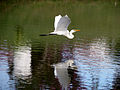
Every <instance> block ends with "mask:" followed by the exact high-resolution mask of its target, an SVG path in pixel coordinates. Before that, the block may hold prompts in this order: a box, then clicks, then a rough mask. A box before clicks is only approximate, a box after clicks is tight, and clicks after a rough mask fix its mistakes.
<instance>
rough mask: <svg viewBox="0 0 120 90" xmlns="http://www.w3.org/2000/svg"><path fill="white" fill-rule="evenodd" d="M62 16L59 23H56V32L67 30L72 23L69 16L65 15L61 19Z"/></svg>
mask: <svg viewBox="0 0 120 90" xmlns="http://www.w3.org/2000/svg"><path fill="white" fill-rule="evenodd" d="M60 16H61V15H60ZM60 16H59V18H58V17H57V20H59V21H57V23H56V26H55V31H64V30H67V28H68V25H69V24H70V23H71V20H70V18H69V17H68V16H67V15H65V16H63V17H61V18H60Z"/></svg>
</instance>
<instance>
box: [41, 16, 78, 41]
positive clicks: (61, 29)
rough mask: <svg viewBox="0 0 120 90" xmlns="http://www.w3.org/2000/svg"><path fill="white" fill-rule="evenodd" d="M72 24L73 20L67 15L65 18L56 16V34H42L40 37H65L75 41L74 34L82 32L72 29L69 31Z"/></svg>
mask: <svg viewBox="0 0 120 90" xmlns="http://www.w3.org/2000/svg"><path fill="white" fill-rule="evenodd" d="M70 23H71V20H70V18H69V17H68V16H67V15H65V16H63V17H62V16H61V15H58V16H55V22H54V28H55V30H54V32H51V33H49V34H41V35H40V36H48V35H63V36H66V37H67V38H69V39H73V38H74V35H73V33H74V32H76V31H80V30H75V29H72V30H71V31H69V30H68V29H67V28H68V26H69V24H70Z"/></svg>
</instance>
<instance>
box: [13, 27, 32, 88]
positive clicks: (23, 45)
mask: <svg viewBox="0 0 120 90" xmlns="http://www.w3.org/2000/svg"><path fill="white" fill-rule="evenodd" d="M16 36H17V37H16V42H15V49H14V61H13V64H14V68H13V75H14V76H15V80H16V81H17V83H16V88H20V87H21V86H22V88H24V87H23V84H24V86H26V85H27V84H29V83H30V80H31V45H30V44H29V43H28V41H26V40H25V37H24V35H23V28H22V26H20V25H17V26H16Z"/></svg>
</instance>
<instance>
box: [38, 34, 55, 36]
mask: <svg viewBox="0 0 120 90" xmlns="http://www.w3.org/2000/svg"><path fill="white" fill-rule="evenodd" d="M49 35H57V34H40V36H49Z"/></svg>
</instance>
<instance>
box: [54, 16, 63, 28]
mask: <svg viewBox="0 0 120 90" xmlns="http://www.w3.org/2000/svg"><path fill="white" fill-rule="evenodd" d="M61 18H62V16H61V15H58V16H55V22H54V27H55V30H56V28H57V24H58V22H59V20H60V19H61Z"/></svg>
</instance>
